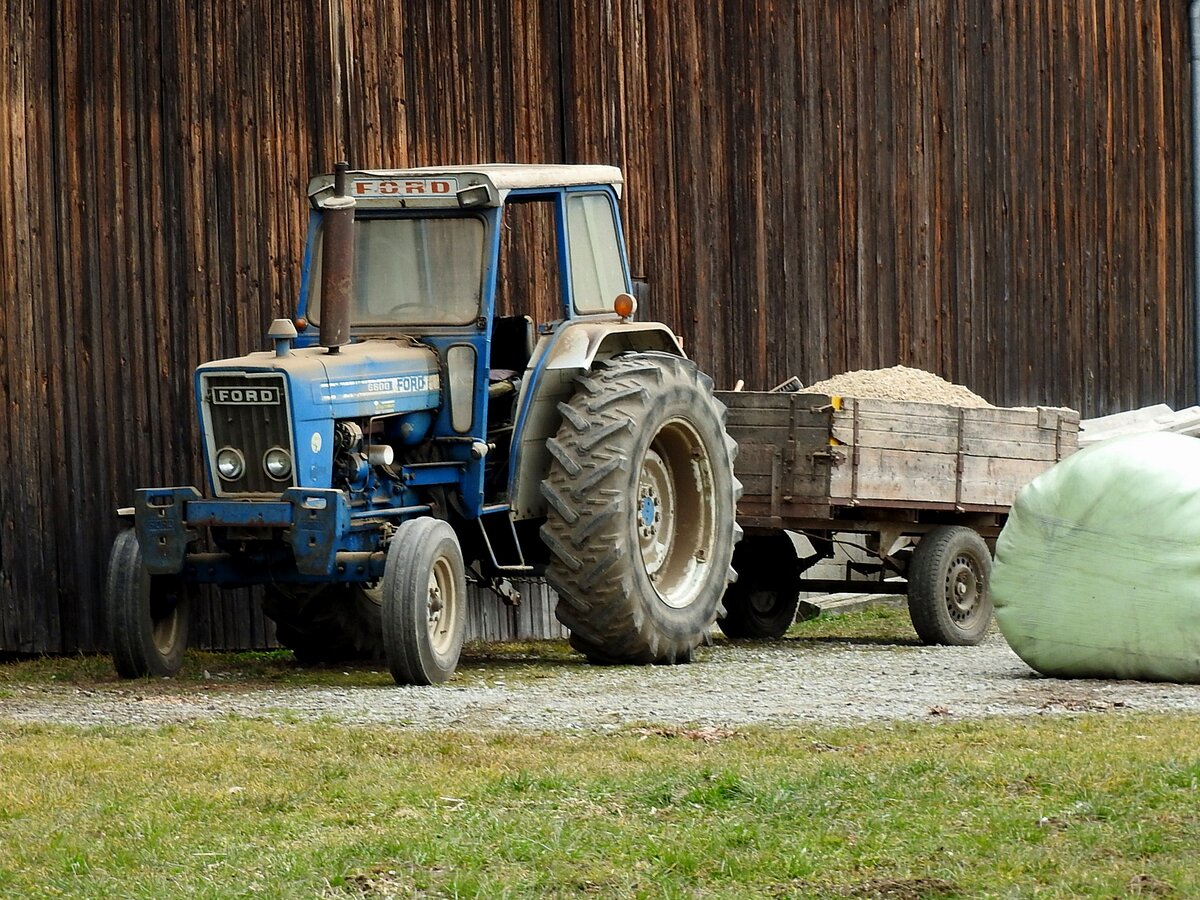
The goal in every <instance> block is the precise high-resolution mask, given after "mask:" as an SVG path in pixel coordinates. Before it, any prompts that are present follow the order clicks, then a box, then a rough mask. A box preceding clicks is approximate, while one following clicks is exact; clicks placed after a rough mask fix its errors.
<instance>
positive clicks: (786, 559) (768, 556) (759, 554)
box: [717, 532, 800, 639]
mask: <svg viewBox="0 0 1200 900" xmlns="http://www.w3.org/2000/svg"><path fill="white" fill-rule="evenodd" d="M796 567H797V560H796V547H795V545H794V544H793V543H792V540H791V538H789V537H788V536H787V535H786V534H784V533H782V532H778V533H775V534H756V535H751V536H750V537H746V538H743V539H742V542H741V543H740V544H738V545H737V547H736V548H735V549H734V551H733V568H734V570H735V571H736V572H737V573H738V579H737V581H735V582H734V583H733V584H731V585H729V588H728V590H726V591H725V600H724V605H725V615H724V616H723V617H722V618H719V619H717V624H718V625H720V626H721V631H723V632H725V636H726V637H730V638H734V639H739V638H742V639H761V638H767V639H774V638H781V637H783V635H784V633H785V632H786V631H787V630H788V629H789V628H790V627H791V626H792V622H794V621H795V620H796V607H797V606H799V605H800V585H799V580H800V574H799V572H798V571H797V568H796Z"/></svg>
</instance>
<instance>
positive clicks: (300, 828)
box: [0, 716, 1200, 898]
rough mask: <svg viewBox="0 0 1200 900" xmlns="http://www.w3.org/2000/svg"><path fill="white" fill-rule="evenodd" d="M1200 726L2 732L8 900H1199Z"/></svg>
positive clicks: (2, 843)
mask: <svg viewBox="0 0 1200 900" xmlns="http://www.w3.org/2000/svg"><path fill="white" fill-rule="evenodd" d="M1197 747H1200V719H1198V718H1196V717H1187V718H1185V717H1161V716H1144V717H1143V716H1120V717H1107V716H1099V717H1097V716H1091V717H1077V718H1055V719H1041V720H1038V721H1034V722H990V723H980V724H963V723H957V724H940V725H904V726H897V727H894V728H856V729H840V730H822V731H787V732H759V731H755V732H747V733H726V732H720V731H711V730H710V731H702V732H688V731H663V730H659V729H655V728H650V727H647V728H640V729H639V728H633V729H628V730H626V731H624V732H622V733H619V734H615V735H585V736H561V735H544V736H514V735H500V734H497V735H481V734H458V733H437V734H428V733H411V732H405V731H403V730H392V729H362V728H347V727H341V726H336V725H332V724H324V725H320V724H318V725H305V726H279V725H274V724H270V725H268V724H262V723H253V722H247V721H237V720H229V721H222V722H218V723H209V724H203V725H191V726H186V727H183V726H175V727H166V728H160V729H154V730H136V729H120V730H117V729H111V730H108V729H98V730H86V731H85V730H78V729H71V728H64V727H50V726H21V727H14V726H4V727H0V892H3V894H4V895H6V896H14V897H16V896H51V895H71V896H81V897H101V896H111V897H162V896H197V897H227V896H274V897H306V896H320V895H323V896H333V897H340V896H348V897H353V896H375V897H383V896H399V897H407V896H413V895H422V896H437V897H443V896H446V897H450V896H484V897H501V896H530V897H532V896H574V895H588V894H591V895H596V896H613V897H619V896H645V897H694V896H706V897H707V896H714V897H746V896H764V897H773V896H781V897H782V896H812V897H823V896H859V897H871V896H878V897H913V898H915V897H938V896H946V897H949V896H963V897H976V896H979V897H982V896H1018V897H1025V896H1047V897H1077V896H1096V897H1116V896H1126V895H1131V894H1137V893H1140V894H1143V895H1145V894H1147V893H1154V894H1166V893H1174V894H1175V895H1177V896H1181V897H1192V896H1198V895H1200V870H1198V868H1197V866H1196V865H1195V860H1196V852H1197V850H1198V849H1200V818H1198V817H1200V794H1198V784H1200V752H1198V751H1197Z"/></svg>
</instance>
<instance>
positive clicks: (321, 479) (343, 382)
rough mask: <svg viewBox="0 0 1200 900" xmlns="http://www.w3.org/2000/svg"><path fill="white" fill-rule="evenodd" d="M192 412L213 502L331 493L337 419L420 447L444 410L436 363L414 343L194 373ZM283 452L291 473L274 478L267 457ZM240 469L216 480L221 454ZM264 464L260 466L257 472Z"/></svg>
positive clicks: (284, 354) (284, 353) (368, 344)
mask: <svg viewBox="0 0 1200 900" xmlns="http://www.w3.org/2000/svg"><path fill="white" fill-rule="evenodd" d="M195 389H196V406H197V409H198V411H199V414H200V429H201V437H202V439H203V441H204V446H205V455H206V457H207V460H208V472H209V484H210V485H211V486H212V488H213V490H214V491H215V493H216V495H217V496H219V497H229V496H243V495H249V494H258V495H262V494H272V493H275V494H277V493H279V492H281V491H283V490H284V489H285V488H287V487H290V486H296V487H329V486H330V485H331V484H332V478H333V468H334V459H333V454H334V440H333V439H334V430H335V425H336V423H337V420H339V419H371V418H385V417H386V418H388V419H389V422H390V426H391V427H390V433H391V434H393V435H394V440H395V441H396V442H399V443H405V444H411V443H416V442H418V441H420V440H421V439H422V438H423V437H424V435H426V434H427V433H428V431H429V428H430V425H431V423H432V421H433V417H434V412H433V411H434V410H436V409H437V408H438V406H439V404H440V401H441V377H440V375H439V374H438V356H437V354H436V353H435V352H434V351H433V350H432V349H430V348H429V347H427V346H424V345H423V344H419V343H417V342H416V341H414V340H412V339H410V338H398V339H395V340H370V341H360V342H357V343H352V344H346V345H344V346H343V347H341V348H340V350H339V351H338V352H337V353H330V352H328V351H327V350H326V349H325V348H324V347H305V348H302V349H292V348H291V346H290V342H288V341H283V342H281V347H280V350H278V351H276V352H270V351H264V352H259V353H250V354H247V355H246V356H240V357H236V358H234V359H222V360H217V361H215V362H210V363H205V364H204V365H202V366H200V367H199V368H198V369H196V385H195ZM280 451H286V452H287V453H289V454H290V458H291V459H292V460H294V465H293V466H292V467H291V470H290V473H289V474H288V475H286V476H284V475H283V474H282V473H280V474H279V475H278V476H277V477H272V476H271V474H270V472H269V467H268V466H267V465H266V456H267V454H270V453H275V454H276V455H278V453H279V452H280ZM220 452H225V453H226V455H227V456H228V455H233V456H236V457H237V459H239V460H241V461H242V462H243V463H244V466H240V467H238V469H237V470H238V471H239V472H242V473H243V474H238V475H236V477H232V476H230V475H229V474H228V473H226V474H225V475H219V472H218V454H219V453H220ZM260 460H261V461H262V462H261V464H260Z"/></svg>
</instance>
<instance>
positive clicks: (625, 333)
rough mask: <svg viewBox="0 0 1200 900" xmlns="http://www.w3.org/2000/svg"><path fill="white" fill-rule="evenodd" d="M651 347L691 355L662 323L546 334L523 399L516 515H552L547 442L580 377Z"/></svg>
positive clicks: (513, 476)
mask: <svg viewBox="0 0 1200 900" xmlns="http://www.w3.org/2000/svg"><path fill="white" fill-rule="evenodd" d="M647 350H656V351H659V352H662V353H670V354H673V355H675V356H686V354H685V353H684V352H683V347H682V346H681V345H680V343H679V338H678V337H676V336H675V333H674V332H672V331H671V329H670V328H668V327H667V326H666V325H663V324H661V323H659V322H617V321H595V320H587V321H572V322H564V323H563V324H562V325H561V326H560V327H559V328H558V329H557V330H556V331H555V332H554V333H553V334H549V335H543V336H542V337H541V339H540V340H539V341H538V345H537V347H536V348H535V350H534V353H533V358H532V360H530V363H529V374H528V377H526V379H525V383H524V384H523V385H522V388H521V396H520V397H519V398H518V401H517V419H516V428H515V431H514V435H513V448H514V449H513V454H512V459H511V461H510V463H509V492H508V496H509V498H510V504H511V507H512V514H513V518H514V519H517V520H521V519H539V518H542V517H544V516H545V515H546V500H545V498H544V497H542V491H541V485H542V480H543V479H544V478H545V477H546V473H547V472H548V471H549V469H550V451H549V450H547V449H546V441H547V440H548V439H549V438H552V437H554V435H555V434H557V433H558V426H559V424H560V423H561V422H562V414H561V413H560V412H559V411H558V404H559V403H561V402H563V401H565V400H568V399H569V398H570V397H571V395H572V394H573V393H574V392H575V379H576V378H578V377H579V376H580V375H581V374H583V373H584V372H587V371H589V370H590V369H591V368H592V366H594V365H595V364H596V363H597V362H602V361H603V360H606V359H611V358H612V357H614V356H616V355H617V354H619V353H629V352H636V351H647Z"/></svg>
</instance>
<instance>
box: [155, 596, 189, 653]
mask: <svg viewBox="0 0 1200 900" xmlns="http://www.w3.org/2000/svg"><path fill="white" fill-rule="evenodd" d="M182 624H183V617H182V616H180V615H179V597H178V595H176V594H175V593H174V592H173V591H172V592H168V593H165V594H164V595H163V596H160V597H153V598H151V601H150V636H151V638H152V639H153V641H154V649H155V650H157V651H158V652H159V654H160V655H162V656H169V655H170V653H171V651H173V650H174V649H175V644H176V643H177V642H178V640H179V631H180V627H181V626H182Z"/></svg>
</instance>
